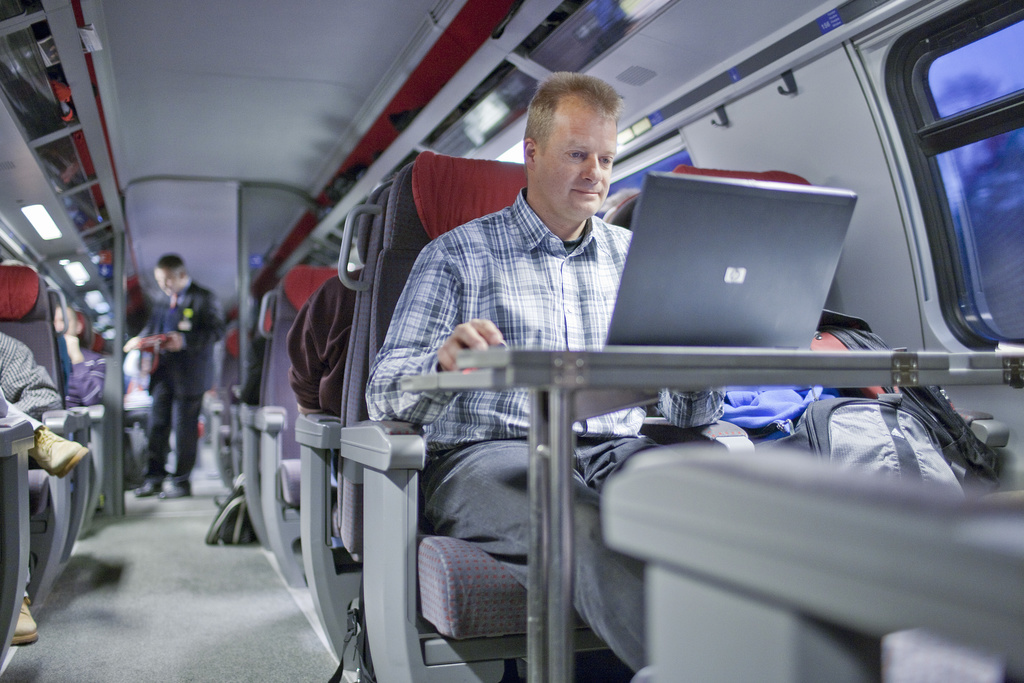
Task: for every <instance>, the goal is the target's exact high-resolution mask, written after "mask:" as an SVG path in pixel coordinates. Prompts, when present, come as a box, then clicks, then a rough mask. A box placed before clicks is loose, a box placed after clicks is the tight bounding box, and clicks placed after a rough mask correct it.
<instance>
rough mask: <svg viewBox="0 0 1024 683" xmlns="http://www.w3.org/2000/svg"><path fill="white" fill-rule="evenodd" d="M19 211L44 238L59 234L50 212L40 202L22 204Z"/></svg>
mask: <svg viewBox="0 0 1024 683" xmlns="http://www.w3.org/2000/svg"><path fill="white" fill-rule="evenodd" d="M21 212H22V213H23V214H25V218H27V219H28V222H29V223H31V224H32V227H33V228H35V229H36V232H38V233H39V236H40V237H42V238H43V239H44V240H55V239H57V238H58V237H60V236H61V232H60V228H58V227H57V224H56V223H54V222H53V219H52V218H50V214H49V213H48V212H47V211H46V207H45V206H43V205H42V204H33V205H32V206H23V207H21ZM79 265H81V264H79Z"/></svg>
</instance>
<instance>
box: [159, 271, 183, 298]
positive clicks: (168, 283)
mask: <svg viewBox="0 0 1024 683" xmlns="http://www.w3.org/2000/svg"><path fill="white" fill-rule="evenodd" d="M153 279H154V280H156V286H157V287H159V288H160V291H162V292H163V293H164V294H166V295H167V296H171V295H172V294H177V293H178V292H180V291H181V290H183V289H184V288H185V283H186V282H188V273H186V272H185V271H183V270H178V271H175V270H168V269H166V268H157V269H155V270H154V271H153Z"/></svg>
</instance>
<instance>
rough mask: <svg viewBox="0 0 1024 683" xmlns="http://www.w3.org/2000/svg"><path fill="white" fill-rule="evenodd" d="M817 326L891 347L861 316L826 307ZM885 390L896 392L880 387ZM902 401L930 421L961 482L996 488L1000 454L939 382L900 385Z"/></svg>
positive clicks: (860, 344) (852, 344)
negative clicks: (958, 410) (954, 402)
mask: <svg viewBox="0 0 1024 683" xmlns="http://www.w3.org/2000/svg"><path fill="white" fill-rule="evenodd" d="M818 329H819V331H820V332H827V333H829V334H831V335H832V336H834V337H835V338H837V339H838V340H839V341H840V342H841V343H842V344H843V346H845V347H846V348H848V349H863V350H890V348H891V347H889V345H888V344H886V343H885V341H884V340H883V339H882V338H881V337H879V336H878V335H877V334H875V333H873V332H872V331H871V328H870V327H868V325H867V323H866V322H864V321H863V320H861V319H859V318H854V317H852V316H847V315H843V314H841V313H835V312H833V311H825V312H824V313H823V314H822V317H821V320H820V322H819V326H818ZM881 390H882V391H883V392H894V391H896V390H895V389H893V388H891V387H881ZM898 391H899V394H900V395H902V396H903V405H905V406H907V407H908V409H909V408H912V409H914V410H915V412H916V414H917V415H919V416H920V417H921V419H923V420H924V421H925V423H926V424H927V425H928V429H929V431H930V432H931V434H932V437H933V438H934V440H935V442H936V444H937V445H938V446H939V449H940V450H941V452H942V454H943V455H944V456H945V458H946V461H947V462H949V464H950V466H951V467H952V468H953V471H954V472H955V473H956V475H957V478H958V479H960V481H961V483H963V484H964V485H965V486H967V487H969V488H971V489H973V490H975V491H986V490H989V491H990V490H993V489H994V488H995V487H996V485H997V483H998V481H999V457H998V455H996V453H995V451H993V450H992V449H991V448H990V447H989V446H987V445H986V444H985V443H984V442H982V441H981V440H980V439H978V437H977V436H975V434H974V432H973V431H971V427H970V425H969V424H968V423H967V421H966V420H965V419H964V418H963V416H961V415H960V414H959V413H958V412H957V411H956V410H955V409H954V408H953V404H952V403H950V401H949V399H948V398H947V397H946V392H945V391H943V390H942V388H941V387H937V386H916V387H900V388H899V390H898Z"/></svg>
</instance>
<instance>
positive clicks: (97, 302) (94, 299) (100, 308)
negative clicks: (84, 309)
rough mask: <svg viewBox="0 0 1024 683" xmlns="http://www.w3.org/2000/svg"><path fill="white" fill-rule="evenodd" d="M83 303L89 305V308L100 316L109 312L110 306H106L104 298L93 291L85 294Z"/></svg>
mask: <svg viewBox="0 0 1024 683" xmlns="http://www.w3.org/2000/svg"><path fill="white" fill-rule="evenodd" d="M85 303H86V304H88V305H89V308H91V309H92V310H94V311H96V312H97V313H99V314H100V315H104V314H106V313H109V312H110V304H108V303H107V300H106V299H105V298H104V296H103V295H102V294H100V293H99V292H98V291H97V290H95V289H94V290H92V291H91V292H86V293H85Z"/></svg>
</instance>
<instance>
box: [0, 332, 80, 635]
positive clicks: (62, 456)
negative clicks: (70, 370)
mask: <svg viewBox="0 0 1024 683" xmlns="http://www.w3.org/2000/svg"><path fill="white" fill-rule="evenodd" d="M0 389H2V391H0V417H7V416H10V417H16V418H20V419H23V420H26V421H28V422H29V423H30V424H31V425H32V428H33V429H34V431H35V442H34V443H33V445H32V448H30V449H29V451H28V454H29V455H30V456H31V457H32V459H33V460H35V461H36V463H37V464H38V465H39V466H40V467H42V468H43V469H44V470H46V471H47V472H48V473H49V474H51V475H53V476H55V477H65V476H67V475H68V473H69V472H71V470H72V469H74V467H75V465H77V464H78V463H79V461H81V459H82V458H84V457H85V456H86V454H88V453H89V449H88V448H86V447H85V446H83V445H81V444H79V443H75V442H74V441H68V440H67V439H64V438H62V437H60V436H57V435H56V434H54V433H53V432H52V431H50V430H49V429H48V428H47V427H46V426H45V425H43V423H41V422H40V421H39V418H41V417H42V416H43V413H45V412H46V411H48V410H60V409H61V408H63V407H64V405H63V402H62V401H61V399H60V394H58V393H57V388H56V387H55V386H54V384H53V380H52V379H50V376H49V375H48V374H47V372H46V369H45V368H43V367H42V366H40V365H38V364H36V361H35V357H33V355H32V351H31V349H29V348H28V347H27V346H25V344H23V343H22V342H20V341H18V340H17V339H15V338H13V337H10V336H8V335H6V334H2V333H0ZM28 604H29V602H28V595H26V596H25V598H24V600H23V602H22V606H21V613H20V614H19V615H18V625H17V626H16V627H15V630H14V637H13V638H12V640H11V644H12V645H27V644H29V643H34V642H35V641H36V640H37V639H38V637H39V635H38V632H37V630H36V623H35V620H33V619H32V614H31V613H30V612H29V609H28Z"/></svg>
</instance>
